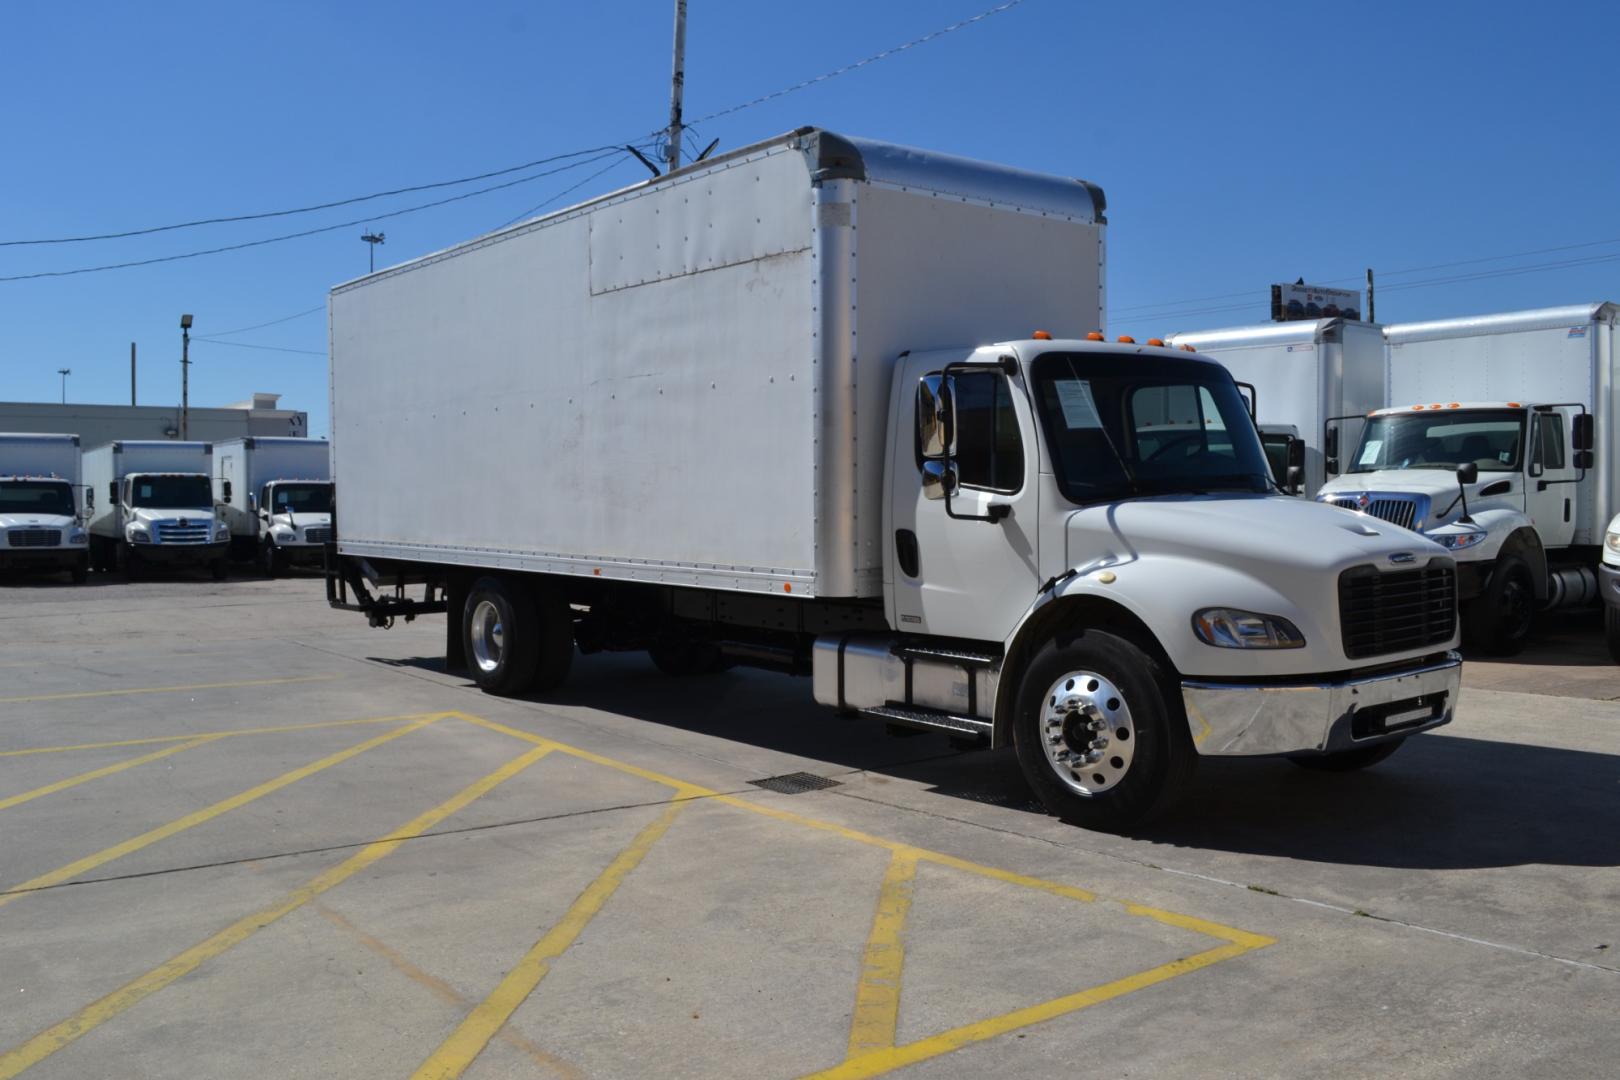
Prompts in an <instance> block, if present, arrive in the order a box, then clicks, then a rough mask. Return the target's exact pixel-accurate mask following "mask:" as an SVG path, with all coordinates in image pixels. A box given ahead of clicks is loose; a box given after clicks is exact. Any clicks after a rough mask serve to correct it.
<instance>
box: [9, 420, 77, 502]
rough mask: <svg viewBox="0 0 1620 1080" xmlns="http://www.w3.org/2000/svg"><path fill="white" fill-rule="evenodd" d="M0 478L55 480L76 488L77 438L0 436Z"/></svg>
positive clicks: (11, 433) (25, 433)
mask: <svg viewBox="0 0 1620 1080" xmlns="http://www.w3.org/2000/svg"><path fill="white" fill-rule="evenodd" d="M0 476H30V477H41V476H54V477H58V478H60V479H63V480H66V481H67V482H68V483H70V484H72V485H73V486H74V487H78V486H79V437H78V436H77V435H44V434H39V435H36V434H33V433H32V432H0ZM75 497H77V493H75Z"/></svg>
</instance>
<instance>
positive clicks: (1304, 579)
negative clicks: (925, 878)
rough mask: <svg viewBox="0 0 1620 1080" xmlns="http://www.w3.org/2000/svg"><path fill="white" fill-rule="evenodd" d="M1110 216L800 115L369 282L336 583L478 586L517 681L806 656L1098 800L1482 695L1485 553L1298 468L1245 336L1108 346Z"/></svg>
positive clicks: (476, 628) (786, 661) (461, 644)
mask: <svg viewBox="0 0 1620 1080" xmlns="http://www.w3.org/2000/svg"><path fill="white" fill-rule="evenodd" d="M1103 210H1104V204H1103V197H1102V192H1101V191H1100V190H1099V189H1098V188H1096V187H1095V186H1093V185H1091V184H1088V183H1084V182H1079V181H1075V180H1072V179H1067V178H1062V177H1055V176H1047V175H1041V174H1036V173H1030V172H1024V171H1021V170H1017V169H1012V168H1007V167H1003V166H999V165H991V164H984V163H980V162H973V161H968V160H964V159H960V158H954V157H947V156H944V155H939V154H933V153H928V152H925V151H920V150H913V149H909V148H905V147H900V146H894V145H889V144H884V143H879V142H872V141H867V140H861V139H852V138H843V137H840V136H837V135H834V134H832V133H830V132H826V131H822V130H818V129H812V128H805V129H800V130H798V131H794V132H792V133H789V134H788V135H785V136H782V137H779V138H776V139H772V140H770V141H767V142H764V143H760V144H757V145H754V146H750V147H747V148H743V149H740V150H737V151H735V152H732V153H729V154H725V155H722V156H719V157H716V158H713V159H710V160H707V161H703V162H700V163H697V164H694V165H691V166H688V167H686V168H683V169H680V170H678V171H676V172H674V173H673V174H671V175H668V176H665V177H661V178H658V179H655V180H649V181H644V182H642V183H640V184H637V185H635V186H633V187H629V188H626V189H623V190H621V191H619V192H616V193H613V194H611V195H607V196H604V197H601V198H598V199H595V200H592V201H589V202H586V203H583V204H581V205H579V206H575V207H572V208H570V209H567V210H562V211H559V212H557V213H554V214H551V215H549V216H547V217H544V218H540V219H536V220H533V221H529V222H525V223H523V224H520V225H517V226H514V227H511V228H507V229H503V230H501V231H498V232H495V233H491V234H489V235H486V236H483V237H480V238H479V239H477V240H474V241H472V242H469V243H466V244H463V245H461V246H459V247H455V248H451V249H449V250H446V251H442V252H439V253H437V254H434V255H429V256H426V257H423V258H421V259H417V260H415V261H413V262H409V263H405V264H403V265H401V266H398V267H393V268H390V269H388V270H384V271H378V272H377V273H375V274H372V275H369V276H367V277H364V278H361V279H359V280H357V281H353V282H350V283H348V284H345V285H341V286H338V287H337V288H335V289H334V290H333V292H332V294H331V298H330V334H331V342H332V379H331V385H332V447H333V469H334V472H335V473H336V474H337V475H340V476H341V477H342V483H341V484H340V485H339V486H338V490H337V514H336V516H335V532H336V538H335V540H334V542H333V543H332V545H331V546H330V547H329V549H328V578H327V588H328V596H329V599H330V601H331V603H332V604H333V605H334V606H336V607H341V608H347V609H353V610H359V611H362V612H364V613H365V614H366V615H367V616H368V618H369V621H370V622H371V624H372V625H374V626H387V625H389V624H391V623H392V622H393V621H394V619H395V618H405V619H407V620H409V619H411V618H414V617H416V616H418V615H422V614H426V613H433V612H447V613H448V620H447V621H448V626H447V642H446V654H447V657H446V658H447V662H448V664H449V665H450V666H451V667H456V668H459V667H461V666H462V665H463V664H464V665H465V666H466V668H467V669H468V670H469V671H470V673H471V676H472V678H473V679H474V680H475V682H476V683H477V684H478V685H479V686H481V687H482V688H483V689H485V690H486V691H488V692H491V693H496V694H521V693H525V692H544V691H549V690H552V689H555V688H556V687H557V686H558V685H559V684H560V683H561V682H562V681H563V679H564V678H565V676H566V675H567V673H568V671H569V668H570V665H571V664H572V663H573V658H574V654H575V651H576V649H577V650H578V651H579V652H582V653H594V652H597V651H602V650H645V651H647V652H648V653H650V654H651V657H652V659H653V661H654V663H655V664H656V665H657V666H658V667H659V668H661V669H663V670H664V671H665V672H667V673H670V674H672V675H684V674H695V673H700V672H708V671H714V670H716V669H718V668H721V667H723V666H725V665H728V664H749V665H755V666H760V667H766V668H773V669H776V670H780V671H784V672H789V673H793V674H799V675H808V676H810V678H811V681H812V686H813V692H814V696H815V698H816V699H817V700H818V701H820V702H823V703H825V704H826V705H828V706H831V707H833V708H836V709H839V710H843V711H846V712H850V713H859V714H864V715H865V716H868V717H871V718H873V719H874V720H877V721H879V722H884V723H887V724H892V725H904V726H910V727H917V728H923V729H932V730H937V731H942V732H945V733H947V734H949V735H950V736H952V737H954V738H956V739H958V740H965V741H969V742H988V743H990V744H992V745H1004V744H1005V745H1012V746H1014V747H1016V752H1017V756H1018V759H1019V761H1020V764H1021V766H1022V768H1023V770H1024V773H1025V775H1026V776H1027V777H1028V779H1029V782H1030V784H1031V785H1032V787H1033V788H1034V790H1035V791H1036V792H1037V793H1038V794H1039V796H1040V798H1041V799H1042V800H1043V802H1044V803H1045V804H1046V805H1047V806H1048V807H1049V808H1050V809H1051V810H1053V811H1054V812H1056V813H1058V814H1060V815H1061V816H1063V817H1064V818H1066V819H1068V820H1071V821H1076V822H1078V823H1081V824H1084V825H1087V826H1093V827H1102V828H1123V827H1126V826H1129V825H1131V824H1132V823H1134V822H1138V821H1141V820H1144V819H1146V818H1148V817H1151V816H1152V815H1154V814H1156V813H1159V812H1162V811H1163V810H1165V809H1166V808H1167V807H1168V806H1169V804H1170V803H1171V802H1172V801H1173V800H1174V799H1175V798H1176V796H1178V795H1179V794H1180V793H1181V792H1182V791H1183V790H1184V789H1185V788H1186V787H1187V785H1188V782H1189V778H1190V775H1191V773H1192V771H1193V768H1194V766H1195V763H1196V761H1197V759H1198V757H1199V756H1200V755H1287V756H1289V757H1292V758H1295V759H1296V760H1298V761H1299V762H1300V763H1301V764H1306V765H1311V766H1316V767H1320V768H1327V769H1348V768H1357V767H1361V766H1365V765H1370V764H1373V763H1374V762H1376V761H1378V760H1381V759H1382V758H1384V757H1387V756H1388V755H1389V754H1390V753H1392V752H1393V751H1394V750H1395V749H1396V748H1397V747H1398V746H1399V745H1400V744H1401V741H1402V740H1403V739H1404V738H1406V737H1407V736H1408V735H1411V734H1413V733H1415V732H1420V731H1425V730H1428V729H1430V728H1433V727H1436V726H1439V725H1441V724H1444V723H1446V722H1447V721H1449V720H1450V719H1451V717H1452V714H1453V709H1454V707H1455V704H1456V696H1457V689H1458V682H1459V674H1460V662H1459V661H1458V659H1457V658H1456V655H1455V654H1454V653H1453V652H1452V651H1451V650H1452V648H1453V646H1454V645H1455V644H1456V612H1455V602H1454V589H1455V570H1454V567H1453V562H1452V559H1451V557H1450V555H1449V554H1448V553H1447V552H1446V551H1445V550H1444V549H1443V548H1441V547H1439V546H1438V545H1435V544H1432V543H1430V542H1429V541H1427V540H1425V539H1423V538H1422V537H1420V536H1417V535H1415V534H1413V533H1411V532H1409V531H1407V530H1404V529H1401V528H1398V527H1395V526H1393V525H1391V524H1389V523H1387V522H1382V521H1379V520H1377V519H1374V518H1357V519H1352V518H1349V517H1347V516H1345V515H1344V514H1342V513H1340V512H1339V511H1337V510H1334V509H1332V508H1329V507H1325V506H1321V505H1319V504H1316V503H1313V502H1310V501H1305V500H1300V499H1294V498H1286V497H1282V496H1280V495H1277V494H1276V493H1275V488H1274V487H1273V485H1272V483H1271V477H1270V474H1269V470H1268V469H1267V466H1266V461H1265V458H1264V455H1263V451H1262V449H1261V446H1260V442H1259V439H1258V437H1257V436H1256V433H1255V428H1254V425H1253V422H1252V418H1251V416H1250V415H1249V414H1248V412H1247V411H1246V408H1245V405H1244V402H1243V399H1242V397H1241V395H1240V393H1239V390H1238V388H1237V386H1236V385H1235V383H1234V382H1233V380H1232V377H1231V375H1230V374H1228V372H1227V371H1226V369H1224V368H1223V367H1221V366H1220V365H1219V364H1218V363H1216V362H1214V361H1212V360H1210V359H1208V358H1206V357H1203V356H1200V355H1197V354H1195V353H1192V352H1188V351H1184V350H1178V349H1170V348H1166V347H1163V346H1161V345H1155V344H1149V345H1141V346H1139V345H1136V344H1134V343H1129V342H1107V341H1104V340H1102V334H1101V333H1100V332H1095V331H1094V328H1096V327H1099V326H1101V325H1102V321H1103V310H1102V308H1103V304H1102V301H1103V288H1102V285H1103V255H1104V243H1103V233H1104V224H1105V219H1104V216H1103ZM1049 329H1051V330H1056V331H1061V332H1062V336H1055V335H1054V333H1051V332H1048V331H1049ZM1088 331H1093V332H1090V333H1088ZM426 433H431V434H426ZM519 462H520V463H523V467H522V468H514V467H512V465H513V463H519ZM402 476H408V477H411V478H412V484H411V487H410V490H409V491H408V492H402V491H401V490H400V486H399V485H400V480H399V478H400V477H402ZM418 589H420V592H417V590H418Z"/></svg>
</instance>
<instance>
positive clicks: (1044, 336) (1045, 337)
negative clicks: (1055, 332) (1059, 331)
mask: <svg viewBox="0 0 1620 1080" xmlns="http://www.w3.org/2000/svg"><path fill="white" fill-rule="evenodd" d="M1029 336H1030V337H1031V338H1032V339H1034V340H1035V341H1051V340H1052V335H1051V334H1048V333H1047V332H1046V331H1045V330H1037V331H1035V332H1034V333H1033V334H1031V335H1029Z"/></svg>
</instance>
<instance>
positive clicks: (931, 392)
mask: <svg viewBox="0 0 1620 1080" xmlns="http://www.w3.org/2000/svg"><path fill="white" fill-rule="evenodd" d="M957 355H958V357H959V356H960V354H957ZM940 359H941V357H940V354H934V356H933V360H932V362H929V358H928V357H916V356H913V357H911V358H908V361H907V367H906V369H905V370H904V371H903V372H902V375H901V378H900V380H899V386H898V387H897V391H898V392H899V393H900V394H901V395H902V397H901V400H900V402H899V403H898V405H899V407H898V408H897V409H896V410H895V412H896V414H897V420H898V421H899V422H897V423H896V424H895V425H894V431H893V435H892V438H893V440H894V444H893V445H892V446H891V448H890V462H891V470H890V484H891V500H892V501H891V508H892V510H891V517H890V526H891V527H890V530H889V536H888V542H889V544H890V545H891V548H890V552H889V556H890V557H889V559H888V560H887V564H888V565H887V569H888V570H889V576H890V582H891V591H890V595H891V597H892V598H893V599H892V618H891V622H892V625H893V626H894V627H895V628H896V629H898V630H901V631H907V632H911V633H918V634H929V635H933V636H938V637H952V638H968V639H975V640H980V641H997V642H999V641H1001V640H1003V639H1005V638H1006V636H1007V635H1008V634H1010V633H1011V632H1012V629H1013V627H1014V626H1016V625H1017V622H1018V619H1019V618H1020V617H1021V616H1022V615H1023V614H1024V612H1025V611H1026V610H1027V609H1028V607H1029V605H1030V604H1031V602H1033V600H1034V598H1035V593H1036V589H1037V587H1038V585H1039V576H1038V567H1039V565H1040V563H1039V557H1038V552H1037V549H1036V542H1037V541H1036V538H1037V535H1038V529H1037V520H1038V510H1039V495H1038V486H1037V484H1036V474H1037V469H1038V467H1039V453H1038V443H1037V441H1036V439H1037V436H1036V427H1035V421H1034V417H1033V415H1032V413H1031V411H1030V405H1029V398H1028V396H1027V394H1026V392H1025V389H1024V382H1023V377H1022V375H1021V374H1019V373H1017V372H1016V371H1014V372H1013V373H1009V372H1008V371H1007V370H1003V368H1002V367H1000V366H996V365H994V364H988V363H986V364H978V363H973V364H967V365H951V364H941V363H940ZM942 398H948V400H949V401H950V402H951V406H952V413H953V423H952V425H951V426H952V429H953V434H954V443H955V445H954V447H951V448H950V453H949V457H948V461H949V470H950V472H951V473H953V474H954V476H955V487H954V490H953V491H952V493H951V497H950V499H949V500H948V505H947V500H946V499H945V498H944V497H943V495H944V484H942V483H940V482H937V478H938V477H939V474H940V473H941V472H942V471H944V469H945V466H946V463H945V461H943V460H931V459H929V458H927V457H925V447H924V446H923V442H922V438H921V434H920V432H919V428H918V421H919V402H920V401H921V402H924V403H927V402H930V401H933V402H938V401H939V400H941V399H942ZM926 407H927V406H926V404H925V410H926ZM930 449H938V447H935V448H930ZM929 474H932V476H933V477H934V478H935V482H931V483H925V476H928V475H929Z"/></svg>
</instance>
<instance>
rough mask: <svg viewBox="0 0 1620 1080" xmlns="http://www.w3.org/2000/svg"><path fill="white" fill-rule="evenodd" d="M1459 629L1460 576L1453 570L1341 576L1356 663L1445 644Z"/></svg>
mask: <svg viewBox="0 0 1620 1080" xmlns="http://www.w3.org/2000/svg"><path fill="white" fill-rule="evenodd" d="M1456 626H1457V571H1456V570H1455V568H1453V567H1451V566H1449V565H1442V566H1428V567H1424V568H1422V569H1420V570H1394V571H1390V572H1388V573H1382V572H1380V571H1379V570H1378V568H1377V567H1374V566H1355V567H1351V568H1350V569H1349V570H1346V571H1345V572H1344V573H1342V574H1340V575H1339V627H1340V633H1341V634H1342V635H1343V637H1344V655H1345V656H1347V657H1349V658H1350V659H1352V660H1360V659H1364V658H1366V657H1369V656H1385V655H1388V654H1389V653H1397V652H1405V651H1407V650H1409V649H1421V648H1424V647H1426V646H1430V645H1443V644H1445V643H1446V642H1447V641H1449V640H1451V635H1452V634H1453V633H1454V632H1455V631H1456Z"/></svg>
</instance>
